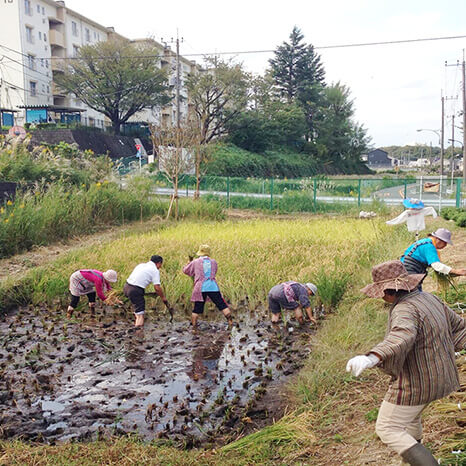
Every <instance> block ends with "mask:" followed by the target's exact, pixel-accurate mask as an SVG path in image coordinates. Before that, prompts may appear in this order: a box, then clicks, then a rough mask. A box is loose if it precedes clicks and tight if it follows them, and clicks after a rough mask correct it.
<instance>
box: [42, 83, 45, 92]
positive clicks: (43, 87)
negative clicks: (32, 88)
mask: <svg viewBox="0 0 466 466" xmlns="http://www.w3.org/2000/svg"><path fill="white" fill-rule="evenodd" d="M42 92H45V84H42Z"/></svg>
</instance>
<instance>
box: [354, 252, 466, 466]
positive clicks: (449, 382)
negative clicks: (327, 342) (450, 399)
mask: <svg viewBox="0 0 466 466" xmlns="http://www.w3.org/2000/svg"><path fill="white" fill-rule="evenodd" d="M423 278H424V274H411V275H409V274H408V272H407V270H406V268H405V267H404V265H403V264H402V262H400V261H398V260H394V261H388V262H384V263H383V264H379V265H376V266H375V267H373V269H372V280H373V283H371V284H370V285H367V286H365V287H364V288H363V289H362V290H361V291H362V292H363V293H365V294H366V295H367V296H369V297H371V298H382V299H383V300H384V301H385V302H387V303H389V304H391V307H390V310H389V316H388V329H387V333H386V336H385V338H384V340H383V341H382V342H381V343H379V344H378V345H376V346H374V347H373V348H372V349H371V350H370V351H369V352H368V353H366V354H365V355H361V356H356V357H354V358H352V359H350V360H349V361H348V364H347V365H346V370H347V371H348V372H351V373H352V374H353V375H354V376H356V377H357V376H359V375H360V374H361V372H362V371H364V370H365V369H368V368H371V367H374V366H377V367H379V368H380V369H382V370H383V371H384V372H385V373H387V374H389V375H390V376H391V381H390V385H389V387H388V391H387V393H386V395H385V398H384V401H383V402H382V405H381V407H380V409H379V414H378V417H377V423H376V432H377V435H378V436H379V437H380V439H381V440H382V442H383V443H385V444H386V445H388V446H389V447H390V448H392V449H393V450H395V451H396V452H397V453H398V454H400V455H401V457H402V458H403V460H404V461H405V462H407V463H408V464H411V465H414V466H430V465H435V464H438V463H437V461H436V460H435V458H434V457H433V456H432V454H431V452H430V451H429V450H428V449H427V448H425V447H424V446H423V445H422V444H421V439H422V424H421V414H422V412H423V410H424V409H425V408H426V406H427V405H428V404H429V403H430V402H431V401H434V400H437V399H439V398H443V397H445V396H447V395H448V394H450V393H451V392H453V391H456V390H458V389H459V388H460V383H459V378H458V369H457V367H456V363H455V351H460V350H461V349H464V348H466V320H465V319H463V318H462V317H460V316H459V315H458V314H456V313H455V312H454V311H452V310H451V309H449V308H448V307H447V305H446V304H445V303H443V302H442V301H441V300H440V299H439V298H437V297H436V296H434V295H432V294H430V293H424V292H422V291H420V290H419V289H418V285H419V283H420V282H421V281H422V279H423Z"/></svg>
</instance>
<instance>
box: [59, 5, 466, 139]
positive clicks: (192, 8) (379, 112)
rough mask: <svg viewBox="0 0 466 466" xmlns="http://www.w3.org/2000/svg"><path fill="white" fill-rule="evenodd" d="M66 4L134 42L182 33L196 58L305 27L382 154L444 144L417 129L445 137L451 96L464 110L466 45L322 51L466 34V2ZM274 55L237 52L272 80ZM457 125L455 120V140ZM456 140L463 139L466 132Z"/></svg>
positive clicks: (260, 46) (453, 108) (278, 39)
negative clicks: (384, 150) (347, 89)
mask: <svg viewBox="0 0 466 466" xmlns="http://www.w3.org/2000/svg"><path fill="white" fill-rule="evenodd" d="M66 5H67V6H68V7H69V8H71V9H73V10H75V11H78V12H79V13H81V14H83V15H85V16H88V17H90V18H92V19H94V20H95V21H97V22H98V23H101V24H103V25H105V26H114V27H115V29H116V31H117V32H119V33H121V34H122V35H124V36H127V37H128V38H131V39H133V38H141V37H147V36H152V37H153V38H154V39H156V40H160V39H161V38H163V39H164V40H170V38H172V37H176V34H177V31H178V33H179V36H180V37H183V43H182V44H181V54H186V55H187V54H196V53H199V54H206V53H213V52H246V51H254V50H273V49H275V48H276V47H277V46H278V45H280V44H281V43H282V42H283V41H285V40H287V39H288V36H289V34H290V32H291V30H292V28H293V26H294V25H296V26H298V27H299V28H300V29H301V31H302V32H303V34H304V36H305V40H306V42H308V43H312V44H313V45H314V46H315V47H316V48H318V50H317V51H318V52H319V53H320V55H321V58H322V61H323V64H324V66H325V70H326V79H327V82H328V83H331V82H336V81H340V82H342V83H344V84H346V85H347V86H349V87H350V89H351V91H352V96H353V98H354V103H355V108H356V119H357V120H358V121H359V122H360V123H363V124H364V125H365V127H366V128H367V129H368V133H369V135H370V136H371V137H372V143H373V145H374V146H375V147H377V146H384V145H392V144H399V145H403V144H413V143H425V144H430V143H432V144H433V145H438V142H439V140H438V137H437V136H436V134H435V133H434V132H432V131H421V132H418V131H416V130H417V129H420V128H425V129H431V130H439V128H440V124H441V123H440V120H441V103H440V99H441V93H442V92H443V95H445V96H446V97H447V98H448V100H447V102H446V116H447V117H448V116H450V115H451V114H452V113H453V112H455V113H456V114H458V112H459V111H460V109H461V108H462V101H461V67H458V66H448V67H446V66H445V61H446V62H447V63H448V64H451V65H454V64H456V63H457V60H460V62H461V60H462V58H463V49H464V48H466V39H453V40H440V41H428V42H418V43H408V44H394V45H379V46H370V47H369V46H368V47H351V48H337V49H325V48H322V49H320V48H319V47H325V46H329V45H339V44H354V43H367V42H384V41H396V40H403V39H419V38H435V37H445V36H460V35H466V22H465V19H466V1H465V0H444V1H443V2H440V1H439V0H326V1H315V0H307V1H306V0H287V1H277V0H267V1H265V0H248V1H246V0H236V2H224V1H221V0H220V1H219V0H216V1H214V0H198V1H196V2H194V1H193V0H178V1H165V2H163V1H157V2H155V1H150V0H132V1H128V0H98V1H96V0H66ZM271 56H272V54H271V53H255V54H237V55H236V59H237V60H238V61H241V62H242V63H243V64H244V66H245V67H246V69H247V70H249V71H253V72H256V73H262V72H263V71H264V70H265V68H266V67H267V65H268V59H269V58H270V57H271ZM192 58H194V59H196V60H198V61H201V58H200V57H199V58H197V57H192ZM456 97H457V99H456V100H455V99H454V98H456ZM450 99H451V100H450ZM460 121H461V118H460V117H458V118H457V122H458V124H459V123H460ZM450 125H451V123H449V121H448V120H447V122H446V134H448V136H445V141H446V139H447V138H451V126H450ZM455 139H462V135H461V134H460V130H459V129H457V130H456V135H455ZM445 144H446V145H447V142H445Z"/></svg>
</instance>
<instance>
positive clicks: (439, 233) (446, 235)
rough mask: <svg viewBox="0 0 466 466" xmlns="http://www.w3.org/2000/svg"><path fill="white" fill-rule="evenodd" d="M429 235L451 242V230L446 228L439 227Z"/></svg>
mask: <svg viewBox="0 0 466 466" xmlns="http://www.w3.org/2000/svg"><path fill="white" fill-rule="evenodd" d="M429 236H433V237H435V238H438V239H441V240H442V241H444V242H445V243H448V244H453V243H452V241H451V231H450V230H447V229H446V228H439V229H438V230H435V231H434V232H433V233H431V234H430V235H429Z"/></svg>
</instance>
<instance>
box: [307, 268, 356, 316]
mask: <svg viewBox="0 0 466 466" xmlns="http://www.w3.org/2000/svg"><path fill="white" fill-rule="evenodd" d="M349 278H350V276H349V274H348V272H347V271H346V270H345V269H344V268H341V269H340V270H338V269H335V270H332V271H327V270H325V269H320V270H319V272H318V273H317V275H316V277H315V278H314V283H315V284H316V285H317V290H318V296H319V298H320V300H321V301H322V304H323V305H324V306H325V308H327V309H335V308H336V306H337V305H338V303H339V302H340V301H341V299H342V298H343V295H344V294H345V291H346V288H347V286H348V282H349Z"/></svg>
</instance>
